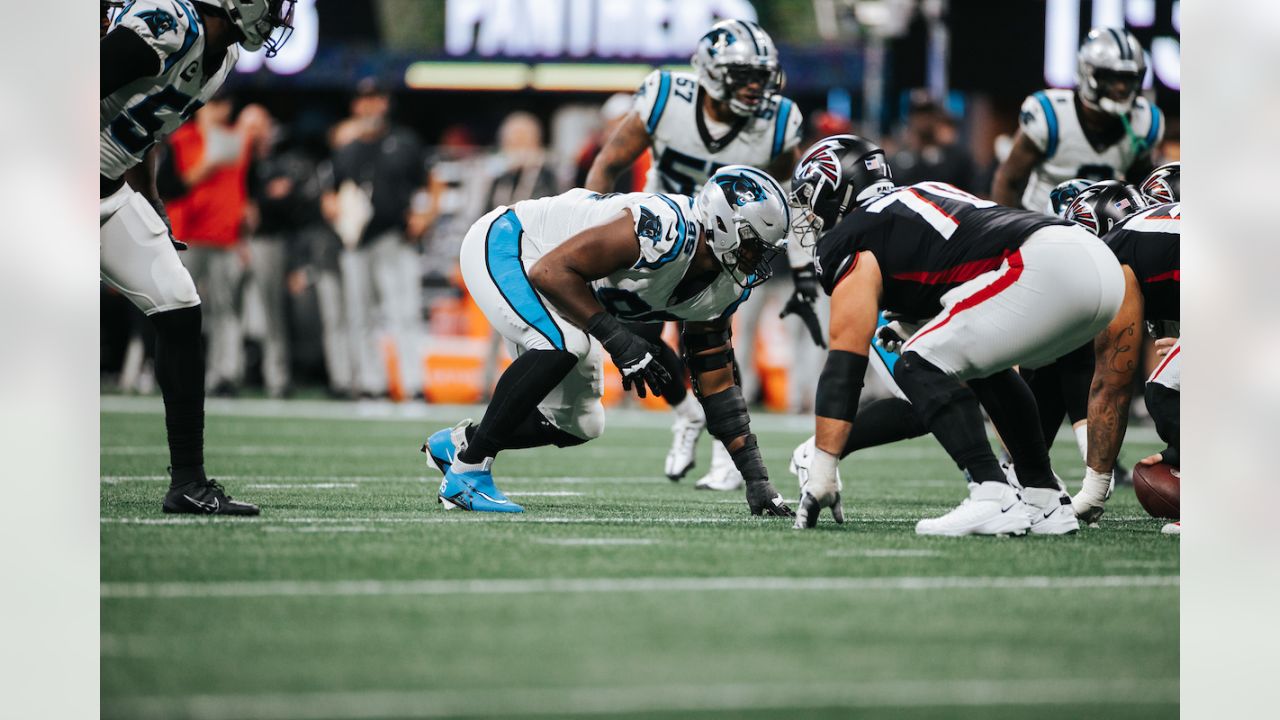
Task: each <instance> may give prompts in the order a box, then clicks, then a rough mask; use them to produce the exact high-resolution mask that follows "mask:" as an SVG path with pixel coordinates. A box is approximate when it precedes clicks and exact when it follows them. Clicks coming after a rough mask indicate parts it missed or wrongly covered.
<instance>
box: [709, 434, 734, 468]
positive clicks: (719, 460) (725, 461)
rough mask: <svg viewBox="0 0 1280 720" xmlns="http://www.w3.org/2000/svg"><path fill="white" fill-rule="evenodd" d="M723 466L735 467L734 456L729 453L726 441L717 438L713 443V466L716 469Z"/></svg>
mask: <svg viewBox="0 0 1280 720" xmlns="http://www.w3.org/2000/svg"><path fill="white" fill-rule="evenodd" d="M721 466H727V467H733V457H732V456H731V455H729V451H728V450H727V449H726V448H725V446H724V443H722V442H720V441H719V440H717V441H715V442H714V443H712V444H711V467H712V469H715V468H718V467H721Z"/></svg>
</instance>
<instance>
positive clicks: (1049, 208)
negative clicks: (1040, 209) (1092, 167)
mask: <svg viewBox="0 0 1280 720" xmlns="http://www.w3.org/2000/svg"><path fill="white" fill-rule="evenodd" d="M1092 184H1093V181H1092V180H1085V179H1084V178H1075V179H1072V180H1067V181H1066V182H1061V183H1058V185H1057V186H1056V187H1054V188H1053V189H1052V190H1050V191H1049V204H1048V205H1046V206H1045V209H1044V211H1045V213H1047V214H1049V215H1054V216H1057V217H1062V214H1063V213H1065V212H1066V211H1067V206H1068V205H1070V204H1071V201H1072V200H1075V199H1076V197H1078V196H1079V195H1080V193H1081V192H1083V191H1084V189H1085V188H1087V187H1089V186H1090V185H1092Z"/></svg>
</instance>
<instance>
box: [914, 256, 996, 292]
mask: <svg viewBox="0 0 1280 720" xmlns="http://www.w3.org/2000/svg"><path fill="white" fill-rule="evenodd" d="M1007 257H1009V252H1008V251H1007V250H1006V251H1005V253H1004V254H1003V255H1001V256H1000V257H993V258H983V259H981V260H970V261H969V262H966V263H960V264H959V265H956V266H955V267H949V268H947V269H946V270H921V271H919V272H904V273H894V274H893V275H892V276H891V277H892V278H893V279H894V280H906V281H907V282H917V283H922V284H924V285H947V284H950V283H962V282H968V281H970V280H972V279H974V278H976V277H978V276H979V275H981V274H982V273H984V272H990V271H991V270H995V269H996V268H998V267H1000V263H1002V262H1004V260H1005V258H1007Z"/></svg>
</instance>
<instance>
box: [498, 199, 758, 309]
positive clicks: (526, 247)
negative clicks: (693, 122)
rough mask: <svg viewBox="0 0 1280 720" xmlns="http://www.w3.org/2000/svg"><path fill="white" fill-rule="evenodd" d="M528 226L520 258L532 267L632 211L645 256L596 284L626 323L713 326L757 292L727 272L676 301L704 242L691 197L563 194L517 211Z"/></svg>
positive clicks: (608, 306)
mask: <svg viewBox="0 0 1280 720" xmlns="http://www.w3.org/2000/svg"><path fill="white" fill-rule="evenodd" d="M512 209H513V210H515V213H516V217H517V218H519V220H520V225H521V227H522V228H523V229H524V235H523V236H522V238H521V252H520V259H521V261H522V262H523V263H524V266H525V267H526V268H529V267H531V266H532V265H533V264H534V263H535V262H537V260H538V259H539V258H541V257H542V256H543V255H545V254H547V253H548V252H551V251H552V250H553V249H555V248H556V247H557V246H559V245H560V243H562V242H564V241H565V240H568V239H569V238H571V237H573V236H574V235H577V234H578V233H580V232H582V231H583V230H586V229H587V228H589V227H592V226H595V225H600V224H602V223H605V222H608V221H610V220H612V219H614V218H615V217H617V216H618V215H619V214H620V213H622V212H623V211H624V210H625V211H627V212H629V213H631V217H632V220H633V222H634V223H635V231H636V239H637V240H638V241H639V243H640V257H639V258H638V259H637V260H636V263H635V265H633V266H631V267H630V268H628V269H626V270H620V271H618V272H615V273H613V274H612V275H609V276H608V277H604V278H601V279H599V280H595V281H593V282H592V283H591V287H592V289H593V290H594V291H595V295H596V299H598V300H599V301H600V304H601V305H602V306H603V307H604V308H605V310H607V311H608V312H609V314H611V315H613V316H614V317H617V318H618V319H620V320H626V321H629V322H661V321H665V320H694V321H707V320H716V319H719V318H722V317H728V316H729V315H731V314H732V313H733V311H734V310H736V309H737V307H738V305H739V304H741V303H742V302H743V301H744V300H746V299H747V297H749V296H750V294H751V291H750V290H749V289H744V288H741V287H739V286H738V284H737V283H736V282H734V281H733V278H731V277H729V274H728V273H724V272H721V273H718V274H717V275H716V279H715V280H714V281H712V282H711V284H709V285H707V286H706V287H704V288H702V289H700V290H699V291H697V292H695V293H692V294H691V295H690V296H689V297H677V296H675V290H676V287H677V286H678V285H679V284H680V281H681V280H683V279H684V276H685V273H686V271H687V270H688V269H689V263H690V262H691V261H692V260H693V254H694V251H695V250H697V247H698V243H700V242H702V224H701V223H700V222H699V221H698V219H697V215H696V214H695V212H694V208H693V198H691V197H688V196H685V195H663V194H650V193H621V194H620V193H610V194H607V195H601V194H600V193H594V192H591V191H590V190H584V189H582V188H577V189H574V190H570V191H568V192H566V193H563V194H561V195H555V196H552V197H545V198H538V199H537V200H525V201H522V202H518V203H516V204H515V205H514V206H512Z"/></svg>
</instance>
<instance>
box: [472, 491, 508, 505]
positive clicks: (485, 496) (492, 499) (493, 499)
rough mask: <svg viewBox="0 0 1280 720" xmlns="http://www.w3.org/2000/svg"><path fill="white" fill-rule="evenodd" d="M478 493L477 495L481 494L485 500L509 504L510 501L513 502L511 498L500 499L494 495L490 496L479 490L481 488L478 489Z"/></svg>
mask: <svg viewBox="0 0 1280 720" xmlns="http://www.w3.org/2000/svg"><path fill="white" fill-rule="evenodd" d="M476 494H477V495H479V496H480V497H482V498H484V499H485V500H488V501H489V502H494V503H498V504H499V505H506V504H508V503H510V502H511V501H510V500H499V499H497V498H494V497H489V496H488V495H485V494H484V493H483V492H481V491H479V490H476Z"/></svg>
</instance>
